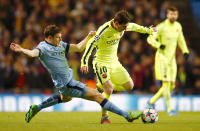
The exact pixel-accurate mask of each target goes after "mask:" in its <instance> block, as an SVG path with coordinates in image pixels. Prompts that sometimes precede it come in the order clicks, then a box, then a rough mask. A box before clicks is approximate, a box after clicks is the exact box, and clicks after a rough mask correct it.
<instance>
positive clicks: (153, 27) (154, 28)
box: [149, 25, 157, 32]
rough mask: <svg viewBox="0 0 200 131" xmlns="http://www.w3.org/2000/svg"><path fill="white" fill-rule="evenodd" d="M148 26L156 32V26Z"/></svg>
mask: <svg viewBox="0 0 200 131" xmlns="http://www.w3.org/2000/svg"><path fill="white" fill-rule="evenodd" d="M149 28H152V29H153V31H154V32H157V28H156V27H155V26H153V25H151V26H150V27H149Z"/></svg>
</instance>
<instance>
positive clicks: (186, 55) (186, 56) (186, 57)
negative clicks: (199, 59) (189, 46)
mask: <svg viewBox="0 0 200 131" xmlns="http://www.w3.org/2000/svg"><path fill="white" fill-rule="evenodd" d="M183 57H184V58H185V60H186V61H187V60H188V57H189V53H184V54H183Z"/></svg>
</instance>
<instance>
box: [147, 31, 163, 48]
mask: <svg viewBox="0 0 200 131" xmlns="http://www.w3.org/2000/svg"><path fill="white" fill-rule="evenodd" d="M157 40H158V32H155V33H153V34H152V35H149V36H148V38H147V42H148V43H149V44H150V45H151V46H152V47H154V48H156V49H158V48H159V47H160V45H161V44H160V42H158V41H157Z"/></svg>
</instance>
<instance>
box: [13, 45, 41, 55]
mask: <svg viewBox="0 0 200 131" xmlns="http://www.w3.org/2000/svg"><path fill="white" fill-rule="evenodd" d="M10 49H11V50H13V51H14V52H19V53H23V54H25V55H27V56H29V57H38V56H39V54H40V51H39V50H38V49H33V50H29V49H24V48H22V47H21V46H20V45H18V44H16V43H11V44H10Z"/></svg>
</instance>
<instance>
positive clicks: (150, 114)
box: [141, 109, 158, 123]
mask: <svg viewBox="0 0 200 131" xmlns="http://www.w3.org/2000/svg"><path fill="white" fill-rule="evenodd" d="M141 118H142V121H143V122H144V123H155V122H156V121H158V112H157V111H156V110H154V109H145V110H144V111H143V113H142V117H141Z"/></svg>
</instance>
